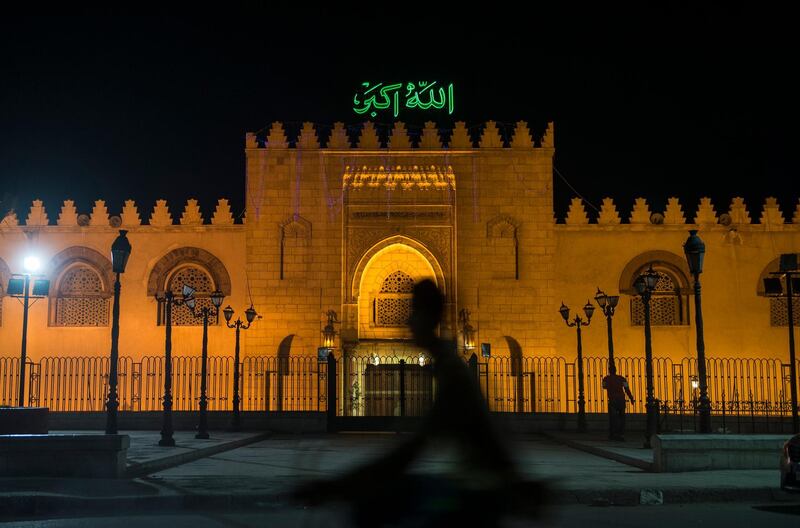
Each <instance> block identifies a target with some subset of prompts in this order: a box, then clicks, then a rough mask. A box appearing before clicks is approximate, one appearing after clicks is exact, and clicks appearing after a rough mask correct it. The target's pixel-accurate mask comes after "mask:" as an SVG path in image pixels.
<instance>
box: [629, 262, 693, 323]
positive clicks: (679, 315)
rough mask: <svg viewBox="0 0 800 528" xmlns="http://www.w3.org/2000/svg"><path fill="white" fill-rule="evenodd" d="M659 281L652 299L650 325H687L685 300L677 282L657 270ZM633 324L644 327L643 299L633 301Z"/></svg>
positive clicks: (635, 298)
mask: <svg viewBox="0 0 800 528" xmlns="http://www.w3.org/2000/svg"><path fill="white" fill-rule="evenodd" d="M656 273H657V274H658V280H657V281H656V288H655V291H653V294H652V295H651V297H650V324H651V325H652V326H674V325H683V324H687V323H686V319H687V318H686V317H685V313H686V312H685V310H684V298H683V297H681V294H680V288H679V287H678V285H677V283H676V281H675V280H674V279H673V278H672V277H671V276H669V275H668V274H666V273H664V272H662V271H658V270H656ZM631 324H633V325H634V326H643V325H644V303H643V302H642V298H641V297H639V296H635V297H633V298H632V299H631Z"/></svg>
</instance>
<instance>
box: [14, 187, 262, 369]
mask: <svg viewBox="0 0 800 528" xmlns="http://www.w3.org/2000/svg"><path fill="white" fill-rule="evenodd" d="M79 222H80V225H79ZM143 222H146V223H147V225H142V224H143ZM111 223H114V224H115V225H117V224H118V225H119V227H111V225H110V224H111ZM119 229H127V230H128V239H129V240H130V242H131V245H132V246H133V250H132V253H131V257H130V260H129V261H128V267H127V269H126V271H125V273H124V274H123V275H122V279H121V284H122V290H121V291H122V296H121V318H120V321H121V328H120V354H121V355H123V356H130V357H133V358H136V359H137V360H138V359H140V358H142V357H144V356H153V355H163V354H164V327H163V326H158V325H157V315H158V306H157V303H156V301H155V299H154V293H155V291H156V290H159V291H163V288H164V284H163V282H162V283H159V278H160V279H165V278H168V277H169V276H170V275H171V274H172V273H173V272H174V271H175V270H176V269H179V268H180V267H181V266H197V267H199V268H200V269H203V270H205V271H206V272H207V273H209V274H210V275H211V276H212V277H213V280H214V282H216V284H215V285H216V286H217V287H219V288H221V289H222V290H223V291H224V292H225V293H226V298H225V301H224V302H225V304H226V305H227V304H231V305H232V306H233V307H234V308H235V309H236V310H237V311H240V313H241V311H243V310H244V309H245V308H247V306H249V301H248V299H247V288H246V284H245V274H244V269H245V232H244V226H242V225H241V224H235V223H234V219H233V216H232V215H231V212H230V209H229V207H228V203H227V200H220V202H219V203H218V205H217V207H216V209H215V211H214V212H212V214H211V215H208V216H207V217H206V218H205V219H204V218H203V216H202V215H201V212H200V209H199V207H198V206H197V202H196V201H195V200H190V201H189V202H188V203H187V205H186V206H185V208H184V210H183V212H181V211H180V210H179V209H178V210H175V209H173V210H172V211H170V209H169V207H168V205H167V204H166V202H164V201H162V200H160V201H159V202H158V203H157V204H156V206H155V207H154V208H153V209H151V210H149V211H147V210H141V212H140V210H139V209H138V208H137V207H136V205H135V204H134V203H133V202H132V201H128V202H126V204H125V206H124V208H123V210H122V215H120V217H117V218H113V217H110V216H109V214H108V210H107V207H106V204H105V203H104V202H103V201H101V200H99V201H97V202H96V204H95V206H94V208H93V211H92V212H91V214H87V215H85V216H81V215H79V214H78V212H77V211H76V210H75V205H74V204H73V203H72V202H71V201H70V200H67V201H66V202H65V203H64V205H63V207H62V208H61V211H60V212H59V213H58V214H57V215H53V218H52V219H51V218H50V217H49V216H48V212H47V211H46V210H45V208H44V206H43V205H42V203H41V202H40V201H38V200H37V201H35V202H34V204H33V206H32V207H31V209H30V212H29V214H28V215H27V217H24V218H23V219H22V221H20V219H18V218H17V216H16V214H13V213H12V214H10V215H8V216H6V217H5V218H4V219H3V220H2V222H1V223H0V280H1V281H2V291H3V293H5V288H6V287H7V284H8V276H9V274H10V273H20V272H23V262H22V261H23V259H24V257H25V256H27V255H29V254H35V255H37V256H38V257H39V258H40V259H41V261H42V263H43V270H42V273H43V274H44V275H45V276H46V277H47V278H49V279H50V281H51V285H50V298H47V299H41V300H39V301H37V302H36V303H35V304H34V305H33V306H32V307H31V309H30V313H29V327H28V357H29V358H30V359H32V360H33V361H37V360H38V359H40V358H42V357H47V356H67V357H75V356H101V357H108V355H109V350H110V344H111V326H110V324H104V325H103V326H68V327H65V326H56V325H55V323H56V320H55V319H54V308H55V306H56V304H57V297H58V291H59V287H60V282H59V281H60V280H61V278H63V277H64V276H65V274H66V272H65V270H69V269H74V267H75V266H80V267H84V268H85V269H88V270H90V271H92V272H95V273H97V276H98V277H99V278H100V282H101V283H102V292H101V293H100V296H101V297H103V298H105V299H107V300H108V302H107V304H106V307H107V309H108V317H107V321H110V318H111V313H110V311H111V310H110V307H111V294H112V292H113V280H114V276H113V273H112V272H111V261H110V249H111V244H112V243H113V241H114V239H115V238H116V236H117V235H118V231H119ZM2 303H3V310H2V317H3V319H2V324H1V325H0V355H2V356H4V357H6V356H17V357H18V356H19V352H20V339H21V333H22V332H21V330H22V306H21V305H20V303H19V302H17V300H16V299H14V298H11V297H8V296H4V297H3V298H2ZM101 322H102V321H101ZM198 324H199V321H198ZM201 338H202V326H180V327H178V326H176V327H175V328H174V329H173V354H175V355H185V356H195V355H199V354H200V349H201ZM233 343H234V335H233V331H232V330H228V329H227V328H225V327H224V324H223V325H212V326H211V327H210V329H209V351H210V353H211V354H212V355H230V354H232V353H233V346H234V345H233Z"/></svg>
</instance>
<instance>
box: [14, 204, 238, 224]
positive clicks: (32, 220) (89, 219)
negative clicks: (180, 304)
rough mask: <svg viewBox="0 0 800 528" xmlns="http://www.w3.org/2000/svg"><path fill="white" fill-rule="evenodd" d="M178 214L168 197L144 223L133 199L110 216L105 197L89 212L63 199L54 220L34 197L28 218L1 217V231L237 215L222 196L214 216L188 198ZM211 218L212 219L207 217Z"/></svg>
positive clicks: (214, 220)
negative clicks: (175, 213)
mask: <svg viewBox="0 0 800 528" xmlns="http://www.w3.org/2000/svg"><path fill="white" fill-rule="evenodd" d="M175 217H176V215H173V214H172V212H171V211H170V207H169V205H168V204H167V201H166V200H157V201H156V203H155V205H154V206H153V208H152V210H151V211H150V214H149V215H145V218H146V219H147V222H145V223H142V215H141V214H140V213H139V208H138V207H137V206H136V202H134V201H133V200H126V201H125V204H124V205H123V207H122V211H121V213H120V214H119V215H111V214H110V213H109V210H108V207H107V206H106V202H105V200H97V201H95V203H94V205H93V206H92V210H91V212H90V214H85V213H83V214H81V213H79V212H78V210H77V208H76V207H75V202H74V201H73V200H64V202H63V205H62V206H61V210H60V212H59V213H58V216H57V217H56V219H55V222H51V221H50V217H49V215H48V213H47V210H46V209H45V206H44V203H43V202H42V201H41V200H34V201H33V203H32V204H31V207H30V209H29V211H28V214H27V216H26V217H25V221H24V222H20V220H19V215H18V213H17V211H14V210H11V211H9V212H8V213H7V214H6V215H5V217H4V218H0V230H3V229H21V228H26V229H27V228H32V227H36V228H54V229H61V228H69V229H73V228H79V229H109V228H111V229H118V228H120V227H124V228H125V229H132V228H134V229H135V228H138V227H141V228H146V229H147V228H181V227H210V226H220V227H223V226H234V225H237V224H236V222H235V221H234V216H233V213H232V211H231V207H230V204H229V202H228V200H227V199H225V198H220V199H219V200H218V201H217V205H216V207H215V209H214V211H213V213H212V214H211V215H203V212H202V211H201V209H200V204H199V203H198V202H197V200H196V199H194V198H190V199H189V200H187V202H186V204H185V205H184V207H183V211H182V212H181V213H180V217H179V218H178V220H177V221H175ZM207 218H210V221H209V220H206V219H207Z"/></svg>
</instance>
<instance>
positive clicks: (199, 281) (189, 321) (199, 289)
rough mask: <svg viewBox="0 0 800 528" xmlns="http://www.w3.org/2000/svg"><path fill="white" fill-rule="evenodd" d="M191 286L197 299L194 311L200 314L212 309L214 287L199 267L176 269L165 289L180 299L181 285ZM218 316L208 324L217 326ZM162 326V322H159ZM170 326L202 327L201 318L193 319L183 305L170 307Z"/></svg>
mask: <svg viewBox="0 0 800 528" xmlns="http://www.w3.org/2000/svg"><path fill="white" fill-rule="evenodd" d="M184 284H185V285H187V286H191V287H192V288H194V290H195V293H194V297H195V298H196V299H197V305H196V307H195V311H196V312H197V313H200V311H201V310H202V309H203V308H213V306H214V305H213V304H211V298H210V295H211V292H213V291H214V290H215V289H216V287H215V285H214V280H213V279H212V278H211V275H210V274H209V273H208V272H207V271H206V270H204V269H203V268H201V267H200V266H191V265H189V266H181V267H179V268H177V269H176V270H175V271H174V272H173V273H172V274H171V275H170V277H169V279H168V280H167V288H169V290H170V291H171V292H172V293H173V294H174V295H175V298H177V299H181V298H182V292H183V285H184ZM162 319H163V318H162ZM218 320H219V314H217V315H216V317H213V318H209V323H212V324H217V321H218ZM160 324H164V321H163V320H162V321H160ZM172 324H173V326H202V324H203V319H202V317H195V316H194V314H193V313H192V311H191V310H189V308H187V307H186V306H183V305H178V304H173V305H172Z"/></svg>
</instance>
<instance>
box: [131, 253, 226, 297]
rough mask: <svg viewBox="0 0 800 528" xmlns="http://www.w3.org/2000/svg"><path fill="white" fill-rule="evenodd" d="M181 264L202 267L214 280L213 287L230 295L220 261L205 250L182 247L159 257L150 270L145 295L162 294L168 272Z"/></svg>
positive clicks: (224, 270) (223, 268) (224, 271)
mask: <svg viewBox="0 0 800 528" xmlns="http://www.w3.org/2000/svg"><path fill="white" fill-rule="evenodd" d="M181 264H196V265H199V266H201V267H203V268H204V269H205V270H206V271H208V273H209V274H210V275H211V278H212V279H214V284H215V286H216V287H217V288H218V289H219V290H220V291H221V292H222V293H223V295H225V296H228V295H230V294H231V278H230V275H228V270H227V269H225V265H224V264H223V263H222V261H221V260H219V259H218V258H217V257H215V256H214V255H212V254H211V253H209V252H208V251H206V250H205V249H200V248H196V247H182V248H178V249H173V250H172V251H170V252H169V253H167V254H166V255H164V256H163V257H161V258H160V259H159V260H158V262H156V264H155V265H154V266H153V269H152V270H150V276H149V278H148V280H147V295H150V296H153V295H155V294H156V293H159V292H163V291H164V289H165V287H166V283H167V279H168V278H169V274H170V272H171V271H172V270H173V269H174V268H175V267H176V266H179V265H181Z"/></svg>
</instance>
